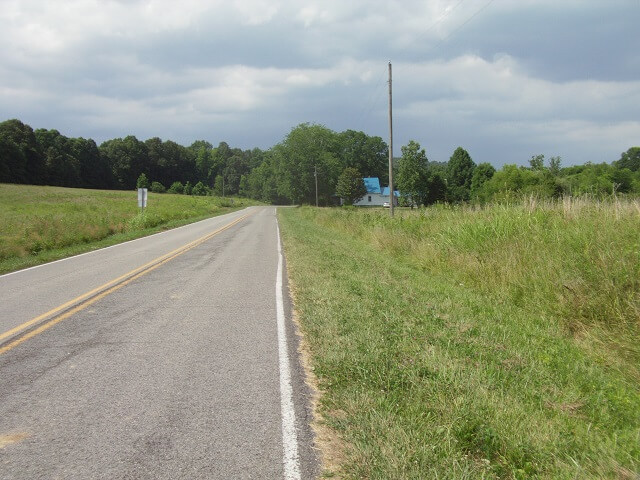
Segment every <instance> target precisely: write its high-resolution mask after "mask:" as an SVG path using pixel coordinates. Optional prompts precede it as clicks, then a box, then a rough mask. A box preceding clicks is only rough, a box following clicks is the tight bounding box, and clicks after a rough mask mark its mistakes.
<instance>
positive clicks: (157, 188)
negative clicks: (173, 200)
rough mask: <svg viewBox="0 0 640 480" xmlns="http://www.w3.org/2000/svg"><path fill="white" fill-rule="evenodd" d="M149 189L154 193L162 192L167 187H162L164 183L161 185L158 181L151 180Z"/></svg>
mask: <svg viewBox="0 0 640 480" xmlns="http://www.w3.org/2000/svg"><path fill="white" fill-rule="evenodd" d="M151 191H152V192H154V193H164V192H166V191H167V189H166V188H164V185H162V184H161V183H160V182H153V183H152V184H151Z"/></svg>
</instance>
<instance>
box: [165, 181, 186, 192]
mask: <svg viewBox="0 0 640 480" xmlns="http://www.w3.org/2000/svg"><path fill="white" fill-rule="evenodd" d="M167 192H168V193H184V185H182V183H181V182H173V183H172V184H171V186H170V187H169V190H167Z"/></svg>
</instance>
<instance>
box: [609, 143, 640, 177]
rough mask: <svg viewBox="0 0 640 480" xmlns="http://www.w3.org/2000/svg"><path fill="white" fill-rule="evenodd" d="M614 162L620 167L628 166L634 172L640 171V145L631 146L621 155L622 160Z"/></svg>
mask: <svg viewBox="0 0 640 480" xmlns="http://www.w3.org/2000/svg"><path fill="white" fill-rule="evenodd" d="M614 164H615V166H616V167H618V168H628V169H629V170H631V171H632V172H637V171H640V147H631V148H630V149H629V150H627V151H626V152H624V153H623V154H622V155H620V160H618V161H616V162H615V163H614Z"/></svg>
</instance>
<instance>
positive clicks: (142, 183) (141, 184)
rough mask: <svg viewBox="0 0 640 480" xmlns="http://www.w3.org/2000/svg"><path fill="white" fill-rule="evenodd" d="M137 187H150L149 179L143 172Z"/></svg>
mask: <svg viewBox="0 0 640 480" xmlns="http://www.w3.org/2000/svg"><path fill="white" fill-rule="evenodd" d="M136 188H149V179H148V178H147V176H146V175H145V174H144V173H141V174H140V176H139V177H138V181H137V182H136Z"/></svg>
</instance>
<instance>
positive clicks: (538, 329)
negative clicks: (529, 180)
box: [279, 202, 640, 479]
mask: <svg viewBox="0 0 640 480" xmlns="http://www.w3.org/2000/svg"><path fill="white" fill-rule="evenodd" d="M387 215H388V213H387V212H379V211H370V210H368V211H362V210H341V209H312V208H302V209H282V210H280V211H279V216H280V221H281V225H282V234H283V241H284V245H285V251H286V255H287V262H288V271H289V276H290V278H291V281H292V285H293V288H294V299H295V303H296V309H297V311H298V314H299V317H300V322H301V328H302V330H303V332H304V334H305V336H306V340H307V342H308V344H309V347H310V350H311V355H312V365H313V368H314V372H315V374H316V376H317V377H318V381H319V384H320V388H321V390H322V391H323V395H322V398H321V401H320V408H321V413H322V416H323V418H324V419H325V420H324V421H325V422H326V423H327V425H328V426H329V427H330V428H332V429H334V430H335V431H336V432H337V434H338V435H340V436H341V437H342V439H343V440H344V441H345V443H346V444H347V445H348V448H347V452H346V458H347V460H346V461H345V462H344V463H343V464H342V465H341V467H340V472H338V473H339V474H340V475H342V476H345V477H347V478H380V479H383V478H416V479H418V478H451V479H464V478H469V479H476V478H554V479H556V478H559V479H562V478H566V479H569V478H571V479H573V478H618V479H626V478H629V479H631V478H636V475H637V474H638V471H639V470H640V463H639V459H640V442H639V440H640V387H639V383H638V378H639V377H638V369H639V365H640V362H639V360H640V352H639V347H638V343H637V341H636V339H637V335H638V333H640V316H639V307H640V294H639V292H640V287H639V285H638V279H639V278H640V275H638V274H639V273H640V270H639V268H640V253H639V252H640V248H639V246H638V244H637V242H638V234H637V232H638V231H640V209H638V204H634V203H628V204H624V205H620V204H618V205H616V204H610V205H606V204H602V203H595V202H585V203H584V204H577V203H574V204H569V205H567V204H562V203H560V204H547V205H536V204H535V202H534V203H531V202H529V203H528V204H523V205H516V206H511V207H504V206H502V207H499V206H495V207H489V208H486V209H481V210H480V209H478V210H472V209H453V208H435V209H429V210H423V211H419V212H416V211H414V212H399V215H398V216H397V218H395V219H393V220H391V219H389V218H388V217H387ZM594 297H595V298H594ZM327 475H329V473H327Z"/></svg>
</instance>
